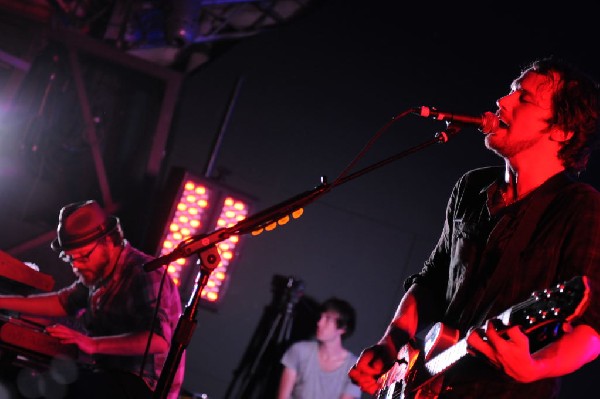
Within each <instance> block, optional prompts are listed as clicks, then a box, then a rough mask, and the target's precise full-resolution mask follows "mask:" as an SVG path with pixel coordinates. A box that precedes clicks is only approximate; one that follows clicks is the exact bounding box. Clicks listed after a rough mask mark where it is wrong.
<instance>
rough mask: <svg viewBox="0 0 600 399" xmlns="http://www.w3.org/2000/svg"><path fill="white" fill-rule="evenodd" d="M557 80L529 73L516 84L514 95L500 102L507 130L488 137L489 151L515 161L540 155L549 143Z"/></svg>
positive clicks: (486, 143) (502, 117)
mask: <svg viewBox="0 0 600 399" xmlns="http://www.w3.org/2000/svg"><path fill="white" fill-rule="evenodd" d="M554 78H555V79H554V80H553V79H551V78H549V77H547V76H545V75H541V74H539V73H536V72H534V71H529V72H527V73H525V75H523V76H522V78H521V79H519V81H518V82H517V83H516V84H514V86H513V89H512V91H511V93H510V94H508V95H506V96H504V97H502V98H500V99H499V100H498V107H499V109H500V119H501V120H502V121H503V122H504V123H505V124H506V125H507V126H501V127H500V128H499V129H498V130H497V131H495V132H494V133H490V134H488V135H486V136H485V145H486V147H487V148H489V149H491V150H492V151H494V152H496V153H497V154H498V155H500V156H502V157H503V158H506V159H509V160H511V159H515V158H516V157H518V156H526V155H527V153H528V152H530V151H537V150H538V148H539V147H540V146H541V145H542V143H543V142H544V141H547V140H548V137H549V132H550V125H549V123H548V120H549V119H550V118H551V117H552V115H553V113H552V95H553V94H554V92H555V91H556V88H557V86H556V85H557V82H558V76H554Z"/></svg>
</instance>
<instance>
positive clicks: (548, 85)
mask: <svg viewBox="0 0 600 399" xmlns="http://www.w3.org/2000/svg"><path fill="white" fill-rule="evenodd" d="M497 107H498V110H497V112H496V116H498V118H499V120H500V123H499V125H498V126H497V127H495V128H494V129H491V130H490V129H488V130H490V131H488V132H484V134H485V135H484V142H485V146H486V147H487V148H488V149H489V150H491V151H493V152H494V153H495V154H497V155H498V156H499V157H500V158H501V159H502V160H503V165H502V166H498V167H494V166H490V167H482V168H478V169H475V170H472V171H469V172H467V173H465V174H464V175H463V176H462V177H461V178H460V179H459V180H458V182H457V183H456V185H455V186H454V189H453V190H452V193H451V196H450V199H449V201H448V205H447V209H446V220H445V222H444V224H443V229H442V232H441V236H440V238H439V241H438V242H437V244H436V245H435V247H434V248H433V251H432V252H431V255H430V256H429V258H428V259H427V260H426V261H425V263H424V267H423V269H422V270H421V272H420V273H417V274H415V275H412V276H410V277H409V278H408V279H407V280H406V282H405V288H406V292H405V294H404V297H403V298H402V299H401V301H400V303H399V305H398V307H397V310H396V312H395V314H394V316H393V318H392V320H391V322H390V324H389V326H388V327H387V329H386V330H385V332H384V333H383V336H382V337H381V339H380V340H379V341H378V342H377V343H376V344H374V345H373V346H370V347H368V348H366V349H364V350H363V351H362V353H361V354H360V356H359V358H358V360H357V362H356V364H355V365H354V366H353V367H352V368H351V369H350V371H349V376H350V378H351V379H352V380H353V381H354V382H355V383H356V384H358V385H359V386H360V387H361V388H362V390H363V391H365V392H368V393H369V394H371V395H377V396H376V397H377V398H383V397H384V396H383V395H384V394H385V395H388V394H389V393H390V392H392V391H393V392H395V394H394V395H393V396H392V395H390V396H385V397H401V398H415V397H418V398H438V397H439V398H440V399H450V398H460V399H481V398H486V399H500V398H506V399H508V398H510V399H532V398H543V399H549V398H558V395H559V387H560V377H561V376H564V375H566V374H569V373H572V372H574V371H576V370H578V369H579V368H581V367H582V366H584V365H585V364H587V363H588V362H591V361H592V360H594V359H595V358H596V357H597V356H598V354H599V353H600V267H598V265H600V193H599V192H598V191H597V190H596V189H595V188H593V187H592V186H591V185H588V184H586V183H584V182H582V181H580V180H578V177H579V176H580V174H581V172H583V171H584V170H585V168H586V165H587V163H588V159H589V157H590V154H591V151H592V149H593V148H594V145H596V143H597V142H598V139H599V132H598V125H599V118H600V90H599V86H598V83H597V82H595V81H594V80H592V78H591V77H590V76H589V75H587V74H585V73H583V72H582V71H581V70H579V69H577V68H576V67H575V66H573V65H572V64H569V63H567V62H565V61H563V60H559V59H557V58H556V57H548V58H544V59H539V60H536V61H534V62H533V63H532V64H531V65H530V66H529V67H528V68H526V69H524V70H523V71H522V72H521V74H520V75H519V76H518V77H517V78H516V79H515V80H514V81H513V82H512V86H511V91H510V92H509V93H508V94H507V95H505V96H504V97H502V98H500V99H499V100H498V101H497ZM434 117H435V116H434ZM467 122H469V120H467ZM471 122H472V123H473V124H477V125H478V126H480V125H479V124H480V123H481V121H480V119H476V118H472V120H471ZM581 276H585V277H581ZM578 277H579V279H578ZM566 281H568V282H572V281H578V282H580V283H581V282H583V283H584V284H578V285H577V287H572V286H571V285H565V286H566V287H568V288H569V289H568V290H567V291H566V292H571V291H570V290H571V289H572V288H574V290H573V291H574V292H575V293H576V294H575V295H573V296H570V295H567V294H566V292H565V290H563V289H562V288H560V289H556V290H552V288H553V287H556V286H557V285H558V284H562V283H563V282H566ZM561 287H562V286H561ZM544 289H550V290H549V291H547V293H548V294H547V295H546V294H544V295H540V296H539V297H533V298H534V299H537V300H535V301H534V300H531V299H530V298H532V296H531V294H532V293H533V292H534V291H540V290H544ZM579 294H581V296H579ZM561 295H567V297H566V298H565V296H563V297H561ZM573 302H574V303H573ZM516 305H519V306H516ZM545 305H546V306H545ZM571 305H572V306H571ZM535 306H537V307H539V309H538V308H536V307H535ZM506 310H511V314H515V313H516V312H517V311H519V312H527V311H530V310H531V311H532V312H531V313H532V314H531V316H529V317H523V318H522V320H520V319H518V318H517V317H514V318H510V319H505V318H503V319H502V320H503V321H500V320H499V318H497V316H499V315H501V314H502V315H504V316H505V315H506V313H503V312H504V311H506ZM512 312H515V313H512ZM561 312H564V313H561ZM563 314H564V317H562V315H563ZM550 320H554V321H553V322H551V323H550V322H547V321H550ZM438 322H439V323H438ZM432 325H433V326H435V327H436V328H435V329H431V330H430V329H429V327H431V326H432ZM438 329H441V330H442V331H443V332H447V331H456V332H458V334H457V336H458V337H459V338H462V340H461V341H459V343H458V344H455V345H453V344H452V343H450V344H448V345H446V346H445V347H444V349H445V348H446V347H448V348H449V350H448V351H446V352H445V353H453V354H458V355H457V356H458V357H456V358H454V359H450V358H449V357H447V356H443V357H436V358H435V360H436V361H431V362H428V360H430V359H431V358H434V357H435V354H436V353H437V352H439V348H437V347H436V344H437V342H436V339H435V338H437V337H439V336H440V335H436V332H437V331H439V330H438ZM427 331H431V333H430V334H429V335H427V336H425V339H424V340H423V339H421V337H422V336H424V334H423V335H422V334H421V333H426V332H427ZM422 341H425V342H424V343H426V344H430V343H433V346H432V347H431V348H433V349H434V350H433V352H432V354H431V357H430V358H428V357H424V354H425V351H424V348H423V342H422ZM427 349H429V346H427ZM407 352H408V353H412V354H414V353H418V354H419V356H421V359H420V360H419V361H417V362H415V363H412V362H411V358H409V357H407V356H405V355H406V353H407ZM397 358H398V359H399V363H403V364H402V365H401V366H400V367H399V366H398V365H397V364H396V365H394V364H395V360H396V359H397ZM413 359H414V358H413ZM406 363H408V364H406ZM392 370H395V371H398V372H399V373H398V374H397V375H393V373H392V372H391V371H392ZM380 376H381V377H382V378H379V377H380ZM384 378H388V380H386V381H384Z"/></svg>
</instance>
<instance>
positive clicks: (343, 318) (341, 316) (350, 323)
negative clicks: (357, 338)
mask: <svg viewBox="0 0 600 399" xmlns="http://www.w3.org/2000/svg"><path fill="white" fill-rule="evenodd" d="M327 311H333V312H335V313H337V314H338V318H337V322H336V324H337V327H338V328H343V329H345V330H346V331H345V332H344V333H343V334H342V339H346V338H348V337H349V336H351V335H352V333H354V328H355V327H356V311H355V310H354V307H352V305H350V303H349V302H348V301H345V300H343V299H340V298H336V297H331V298H329V299H327V300H326V301H325V302H323V303H322V304H321V313H323V312H327Z"/></svg>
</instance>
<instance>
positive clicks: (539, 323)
mask: <svg viewBox="0 0 600 399" xmlns="http://www.w3.org/2000/svg"><path fill="white" fill-rule="evenodd" d="M588 302H589V285H588V282H587V277H585V276H578V277H574V278H572V279H571V280H569V281H566V282H564V283H561V284H558V285H557V286H556V287H554V288H553V289H545V290H542V291H536V292H533V293H532V294H531V296H530V298H529V299H528V300H526V301H524V302H521V303H519V304H517V305H515V306H513V307H511V308H509V309H507V310H505V311H504V312H502V313H501V314H500V315H498V316H496V317H495V318H493V319H492V320H494V322H495V323H494V324H495V325H497V326H498V327H499V328H500V331H501V334H502V330H503V329H504V330H505V329H508V328H509V327H511V326H515V325H518V326H520V327H521V328H522V330H523V332H524V333H525V334H526V335H527V336H528V337H529V341H530V348H531V349H532V352H535V351H536V350H538V349H540V348H542V347H543V346H545V345H547V344H548V343H550V342H553V341H554V340H556V339H558V338H559V337H560V336H561V335H562V334H563V328H562V327H563V324H564V323H566V322H570V321H571V320H573V319H574V318H576V317H578V316H580V315H581V314H582V313H583V311H584V310H585V307H586V306H587V304H588ZM467 356H470V353H469V352H468V350H467V342H466V338H462V339H459V332H458V331H457V330H455V329H452V328H449V327H447V326H445V325H444V324H442V323H436V324H435V325H434V326H433V327H432V328H431V329H430V330H429V331H428V333H427V334H426V336H425V340H424V343H423V349H422V350H421V349H420V348H419V346H418V345H417V344H416V343H415V342H414V341H411V342H409V343H407V344H406V345H404V346H403V347H402V348H400V350H399V351H398V355H397V359H396V362H395V363H394V365H393V366H392V367H391V368H390V369H389V370H388V371H387V372H386V373H385V374H383V375H382V376H381V377H380V378H379V379H378V381H377V382H378V384H379V389H378V390H377V392H376V393H375V396H374V398H375V399H436V398H438V397H439V395H440V393H441V392H442V389H443V380H444V372H446V371H447V370H448V369H449V368H450V367H452V366H454V365H455V364H456V363H458V361H459V360H461V359H463V358H465V357H467Z"/></svg>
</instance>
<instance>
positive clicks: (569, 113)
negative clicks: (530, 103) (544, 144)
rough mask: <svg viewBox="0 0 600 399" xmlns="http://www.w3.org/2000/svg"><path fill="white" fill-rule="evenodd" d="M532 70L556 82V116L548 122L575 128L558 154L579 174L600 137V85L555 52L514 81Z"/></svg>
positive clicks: (529, 67)
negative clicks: (555, 54)
mask: <svg viewBox="0 0 600 399" xmlns="http://www.w3.org/2000/svg"><path fill="white" fill-rule="evenodd" d="M529 71H534V72H536V73H539V74H541V75H544V76H546V77H548V78H549V79H552V80H553V81H554V83H556V88H557V89H556V91H555V93H554V95H553V97H552V113H553V116H552V117H551V118H550V119H549V120H548V121H547V122H548V123H549V124H550V126H551V127H552V126H557V127H559V128H560V129H562V130H564V131H565V132H573V136H572V137H571V138H570V139H569V140H567V141H566V142H564V144H563V146H562V148H561V149H560V150H559V152H558V157H559V158H560V159H561V160H562V162H563V165H564V166H565V168H566V169H567V170H569V171H570V172H572V173H576V174H578V173H580V172H581V171H583V170H585V168H586V167H587V163H588V160H589V158H590V155H591V153H592V151H593V150H594V149H596V148H597V146H598V143H599V140H600V136H599V132H600V86H599V85H598V82H597V81H596V80H595V79H594V78H593V77H592V76H591V75H589V74H587V73H586V72H584V71H583V70H581V69H579V67H577V66H576V65H574V64H572V63H570V62H568V61H566V60H564V59H561V58H559V57H556V56H554V55H552V56H548V57H545V58H541V59H538V60H535V61H533V62H532V63H530V64H529V66H527V67H526V68H524V69H523V71H522V73H521V76H520V77H519V78H517V80H516V81H515V82H518V81H519V80H521V79H522V78H523V76H524V75H525V74H526V73H527V72H529ZM555 79H558V81H556V80H555Z"/></svg>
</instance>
